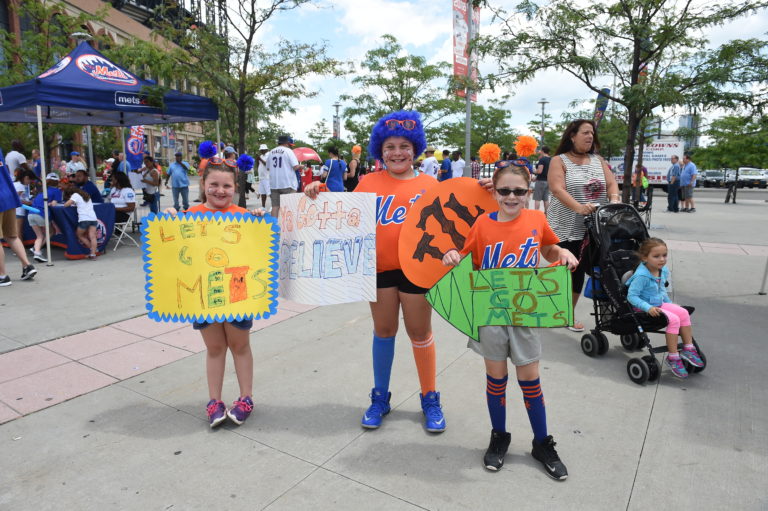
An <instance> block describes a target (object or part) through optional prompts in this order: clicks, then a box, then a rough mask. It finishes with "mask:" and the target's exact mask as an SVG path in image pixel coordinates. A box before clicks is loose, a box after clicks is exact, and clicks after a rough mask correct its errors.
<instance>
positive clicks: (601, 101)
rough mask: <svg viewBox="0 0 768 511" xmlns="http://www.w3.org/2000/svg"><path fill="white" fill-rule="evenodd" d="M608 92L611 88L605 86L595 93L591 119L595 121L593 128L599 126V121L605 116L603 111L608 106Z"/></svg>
mask: <svg viewBox="0 0 768 511" xmlns="http://www.w3.org/2000/svg"><path fill="white" fill-rule="evenodd" d="M610 93H611V89H609V88H607V87H606V88H604V89H600V93H599V94H598V95H597V99H596V100H595V115H594V118H593V119H592V120H593V121H594V123H595V129H597V128H598V127H599V126H600V121H602V120H603V117H604V116H605V111H606V109H607V108H608V94H610Z"/></svg>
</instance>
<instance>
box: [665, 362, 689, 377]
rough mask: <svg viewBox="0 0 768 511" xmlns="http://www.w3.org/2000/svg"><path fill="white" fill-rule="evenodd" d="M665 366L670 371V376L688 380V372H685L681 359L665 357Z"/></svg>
mask: <svg viewBox="0 0 768 511" xmlns="http://www.w3.org/2000/svg"><path fill="white" fill-rule="evenodd" d="M667 365H668V366H669V368H670V369H672V374H674V375H675V376H677V377H678V378H688V371H686V370H685V366H684V365H683V360H682V358H669V357H667Z"/></svg>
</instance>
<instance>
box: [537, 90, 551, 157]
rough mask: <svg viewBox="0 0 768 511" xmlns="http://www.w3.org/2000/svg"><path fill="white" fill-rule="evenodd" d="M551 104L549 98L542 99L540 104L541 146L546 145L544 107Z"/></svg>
mask: <svg viewBox="0 0 768 511" xmlns="http://www.w3.org/2000/svg"><path fill="white" fill-rule="evenodd" d="M547 103H549V101H547V98H541V101H539V104H540V105H541V145H544V106H545V105H546V104H547Z"/></svg>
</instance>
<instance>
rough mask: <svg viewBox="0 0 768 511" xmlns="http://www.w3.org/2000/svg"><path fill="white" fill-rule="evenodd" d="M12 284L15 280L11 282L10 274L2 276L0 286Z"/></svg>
mask: <svg viewBox="0 0 768 511" xmlns="http://www.w3.org/2000/svg"><path fill="white" fill-rule="evenodd" d="M11 284H13V282H11V277H9V276H8V275H6V276H5V277H2V278H0V287H5V286H10V285H11Z"/></svg>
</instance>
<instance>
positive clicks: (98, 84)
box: [0, 41, 219, 264]
mask: <svg viewBox="0 0 768 511" xmlns="http://www.w3.org/2000/svg"><path fill="white" fill-rule="evenodd" d="M154 85H156V84H155V83H154V82H152V81H148V80H142V79H140V78H138V77H137V76H135V75H134V74H132V73H131V72H129V71H127V70H126V69H123V68H122V67H120V66H118V65H117V64H115V63H114V62H112V61H110V60H109V59H107V58H106V57H105V56H104V55H102V54H101V53H99V52H98V51H96V50H95V49H94V48H93V47H91V45H90V44H88V43H87V42H85V41H83V42H81V43H80V44H79V45H78V46H77V47H76V48H75V49H74V50H72V51H71V52H70V53H69V54H68V55H67V56H65V57H64V58H62V59H61V60H59V62H57V63H56V65H54V66H53V67H51V68H50V69H48V70H47V71H45V72H44V73H42V74H41V75H39V76H38V77H37V78H34V79H32V80H29V81H26V82H24V83H20V84H18V85H11V86H9V87H3V88H0V122H34V121H37V125H38V127H37V131H38V139H39V144H40V157H41V164H42V174H43V176H44V175H45V174H46V169H45V154H44V148H45V147H44V143H43V122H47V123H52V124H83V125H88V126H91V125H97V126H120V127H124V126H134V125H139V124H170V123H182V122H193V121H213V120H217V119H218V118H219V111H218V108H217V107H216V104H215V103H214V102H213V100H211V99H209V98H206V97H203V96H196V95H194V94H184V93H181V92H179V91H176V90H170V91H168V92H167V93H166V94H165V95H164V96H163V107H162V108H157V107H153V106H149V105H148V104H147V93H146V89H144V88H145V87H152V86H154ZM43 194H44V196H45V197H46V199H47V197H48V191H47V187H46V185H45V179H43ZM44 204H45V218H46V222H47V221H48V202H47V200H46V201H44ZM48 241H50V240H48V239H46V242H48ZM47 247H48V249H47V250H48V261H51V253H50V250H51V249H50V243H47ZM49 264H51V263H49Z"/></svg>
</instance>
